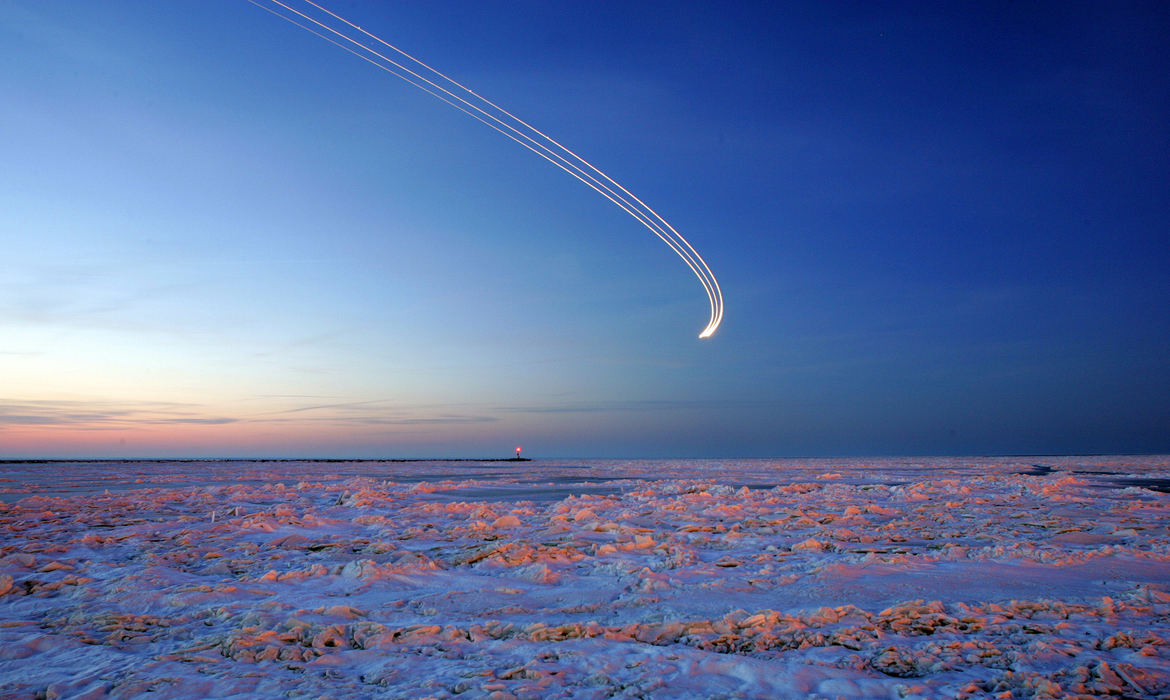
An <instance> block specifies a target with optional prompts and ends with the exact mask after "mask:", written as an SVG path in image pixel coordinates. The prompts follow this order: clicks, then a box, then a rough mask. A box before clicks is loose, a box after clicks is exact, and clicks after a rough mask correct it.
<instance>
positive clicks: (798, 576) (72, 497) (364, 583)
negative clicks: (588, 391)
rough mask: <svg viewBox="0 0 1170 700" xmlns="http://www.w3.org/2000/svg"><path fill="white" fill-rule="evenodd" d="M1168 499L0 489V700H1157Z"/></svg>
mask: <svg viewBox="0 0 1170 700" xmlns="http://www.w3.org/2000/svg"><path fill="white" fill-rule="evenodd" d="M1168 480H1170V458H1168V457H1111V458H1029V459H960V458H949V459H932V460H909V459H882V460H802V461H795V460H743V461H687V460H680V461H576V462H551V461H550V462H528V463H507V462H495V463H491V462H484V463H462V462H449V463H443V462H434V463H391V462H308V461H306V462H155V463H144V462H78V463H55V464H37V463H7V464H0V523H2V527H0V694H4V695H5V696H6V697H7V696H13V697H37V696H39V697H47V698H52V697H105V696H113V697H133V696H138V695H145V694H147V693H150V694H151V696H152V697H193V696H199V697H228V696H232V695H238V696H269V695H274V696H275V695H290V696H304V697H327V696H332V697H362V696H385V697H452V696H460V697H468V698H477V697H492V698H509V697H516V698H549V697H574V698H603V697H614V696H621V697H667V698H668V697H781V698H783V697H794V698H797V697H800V698H803V697H826V698H829V697H880V698H887V697H888V698H901V697H1005V698H1007V697H1075V696H1078V695H1079V696H1082V697H1100V696H1109V695H1113V696H1118V697H1158V696H1163V697H1165V696H1168V695H1170V647H1168V646H1167V645H1168V640H1170V519H1168V517H1167V516H1168V515H1170V494H1167V493H1166V492H1165V490H1166V487H1167V484H1168V483H1170V482H1168Z"/></svg>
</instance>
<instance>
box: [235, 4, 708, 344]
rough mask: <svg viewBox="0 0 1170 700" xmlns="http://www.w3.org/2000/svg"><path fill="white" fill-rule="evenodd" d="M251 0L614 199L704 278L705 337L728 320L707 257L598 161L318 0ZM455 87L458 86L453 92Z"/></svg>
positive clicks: (701, 335) (703, 333)
mask: <svg viewBox="0 0 1170 700" xmlns="http://www.w3.org/2000/svg"><path fill="white" fill-rule="evenodd" d="M248 2H250V3H252V4H253V5H256V6H257V7H260V8H261V9H264V10H266V11H268V12H271V13H272V14H274V15H276V16H277V17H280V18H281V19H283V20H285V21H287V22H290V23H292V24H294V25H296V26H298V27H300V28H301V29H304V30H305V31H308V32H310V33H312V34H314V35H316V36H318V37H320V38H322V39H324V40H326V41H328V42H329V43H331V44H334V45H335V46H338V47H340V48H342V49H344V50H346V51H348V52H349V53H352V54H354V55H355V56H357V57H359V58H361V59H362V60H365V61H368V62H369V63H372V64H373V65H375V66H377V67H378V68H381V69H382V70H384V71H386V72H388V73H390V74H391V75H394V76H395V77H397V78H400V79H402V80H405V81H406V82H408V83H410V84H411V85H413V86H415V87H417V88H419V89H420V90H422V91H424V92H426V93H428V94H429V95H431V96H433V97H436V98H438V99H440V100H442V101H443V102H446V103H447V104H449V105H451V106H452V107H454V108H455V109H458V110H459V111H460V112H463V113H464V114H466V115H468V116H470V117H472V118H473V119H475V120H477V121H479V122H481V123H483V124H485V125H487V126H489V127H491V128H492V129H495V130H496V131H498V132H500V133H501V134H503V135H505V136H507V137H508V138H510V139H512V140H513V141H515V142H516V143H519V144H520V145H521V146H524V147H525V148H527V149H528V150H530V151H532V152H533V153H536V154H537V155H539V156H540V157H542V158H544V159H545V160H547V161H549V162H550V163H552V164H553V165H555V166H557V167H558V168H560V169H561V170H564V171H565V172H566V173H568V174H569V175H572V176H573V177H575V178H577V179H578V180H580V181H581V182H583V183H584V184H585V185H587V186H588V187H589V188H591V189H593V190H594V191H595V192H597V193H598V194H600V195H601V196H603V197H605V198H606V199H608V200H609V201H611V202H613V203H614V204H615V205H617V206H618V207H620V208H621V209H622V210H623V211H625V212H626V213H627V214H629V215H630V216H632V217H634V219H635V220H637V221H638V222H639V223H641V224H642V225H643V226H645V227H646V228H648V229H650V231H651V232H652V233H653V234H654V235H656V236H658V238H659V239H661V240H662V241H663V242H664V243H666V245H668V246H670V249H671V250H673V251H674V252H675V254H677V255H678V256H679V257H680V258H682V260H683V262H684V263H686V265H687V267H689V268H690V269H691V272H693V273H694V274H695V276H696V277H697V278H698V279H699V282H700V284H702V286H703V291H704V292H706V294H707V300H708V306H709V307H710V317H709V319H708V321H707V326H706V327H705V328H704V329H703V330H702V332H700V333H699V337H700V338H709V337H711V335H712V334H714V333H715V330H716V329H717V328H718V327H719V324H720V323H722V322H723V292H722V290H721V289H720V288H719V282H718V281H716V279H715V275H714V274H713V273H712V272H711V268H710V267H708V266H707V262H706V261H705V260H703V257H702V256H701V255H699V253H698V251H696V250H695V249H694V247H693V246H692V245H691V244H690V242H689V241H687V239H685V238H683V236H682V234H680V233H679V232H678V231H676V230H675V228H674V227H673V226H671V225H670V224H669V223H668V222H667V221H666V220H665V219H663V218H662V217H661V216H660V215H659V214H658V212H656V211H654V210H653V209H651V208H650V207H649V206H648V205H647V204H646V203H645V202H643V201H642V200H640V199H638V198H637V197H635V196H634V195H633V194H632V193H630V191H629V190H627V189H626V188H624V187H622V186H621V185H619V184H618V183H617V182H615V181H614V180H613V179H612V178H610V177H609V176H608V175H606V174H605V173H603V172H601V171H600V170H598V169H597V168H596V167H595V166H594V165H593V164H591V163H589V162H588V161H586V160H585V159H584V158H582V157H581V156H579V155H577V154H576V153H574V152H573V151H571V150H569V149H568V148H567V147H565V146H564V145H562V144H561V143H560V142H558V141H556V140H554V139H553V138H552V137H550V136H548V135H547V134H545V133H544V132H542V131H540V130H539V129H537V128H536V127H534V126H532V125H531V124H529V123H528V122H525V121H524V120H522V119H520V118H519V117H517V116H515V115H514V114H512V113H511V112H509V111H507V110H505V109H504V108H503V107H500V106H499V105H497V104H496V103H494V102H492V101H490V100H488V99H486V98H484V97H482V96H480V95H479V94H478V93H476V92H475V91H473V90H472V89H471V88H468V87H467V86H465V85H463V84H461V83H459V82H456V81H455V80H454V79H452V78H450V77H448V76H446V75H444V74H443V73H440V72H439V71H437V70H435V69H434V68H432V67H430V66H429V65H427V64H425V63H423V62H422V61H420V60H418V59H417V58H415V57H413V56H411V55H410V54H408V53H406V52H405V51H402V50H401V49H399V48H397V47H395V46H393V45H391V44H389V43H387V42H386V41H385V40H383V39H381V38H380V37H378V36H375V35H374V34H371V33H370V32H368V31H366V30H365V29H363V28H361V27H359V26H358V25H356V24H354V23H352V22H350V21H349V20H347V19H345V18H343V17H341V16H339V15H336V14H334V13H333V12H330V11H329V10H327V9H325V8H324V7H321V6H320V5H318V4H317V3H315V2H313V0H302V1H301V2H300V3H298V4H299V6H300V7H301V8H302V9H296V8H294V7H293V6H292V5H290V4H288V3H286V2H284V1H282V0H248ZM289 2H294V0H289ZM298 18H299V19H298ZM363 36H364V37H367V38H368V39H369V40H373V42H376V44H380V45H382V46H384V47H385V48H386V49H389V50H390V51H392V52H394V54H396V55H397V56H398V57H399V59H398V60H395V59H394V58H391V57H390V56H387V55H386V54H385V53H381V52H380V51H379V50H376V49H375V48H372V47H371V46H369V45H367V43H365V41H366V40H365V39H362V37H363ZM335 37H336V38H335ZM400 60H405V61H406V62H407V65H403V63H400V62H399V61H400ZM408 66H411V67H408ZM426 76H430V77H426ZM436 80H437V81H439V82H436ZM444 85H446V86H447V87H444ZM452 90H455V91H456V92H452ZM457 93H458V94H457Z"/></svg>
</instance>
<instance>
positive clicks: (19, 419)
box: [0, 398, 239, 430]
mask: <svg viewBox="0 0 1170 700" xmlns="http://www.w3.org/2000/svg"><path fill="white" fill-rule="evenodd" d="M201 408H202V407H201V406H199V405H197V404H186V403H175V402H167V401H130V402H113V401H97V400H52V399H36V400H13V399H2V398H0V429H3V428H4V426H14V425H21V426H44V427H68V428H73V429H77V430H111V429H125V428H132V427H134V426H136V425H169V424H204V425H222V424H225V423H235V422H237V421H239V418H233V417H227V416H209V415H206V414H205V413H204V412H203V411H202V410H201Z"/></svg>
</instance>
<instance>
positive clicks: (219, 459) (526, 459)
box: [0, 457, 532, 464]
mask: <svg viewBox="0 0 1170 700" xmlns="http://www.w3.org/2000/svg"><path fill="white" fill-rule="evenodd" d="M531 461H532V459H531V458H530V457H485V458H480V459H476V458H472V457H454V458H450V459H447V458H444V457H408V458H401V457H388V458H378V457H359V458H356V459H344V458H341V457H318V458H309V459H305V458H300V457H275V458H271V459H267V458H263V457H176V458H174V459H166V458H151V457H145V458H130V459H119V458H117V457H109V458H103V459H0V464H76V463H79V462H81V463H85V464H98V463H101V462H123V463H124V462H131V463H140V464H161V463H164V462H247V463H251V464H262V463H267V462H314V463H331V462H337V463H340V462H395V463H402V462H531Z"/></svg>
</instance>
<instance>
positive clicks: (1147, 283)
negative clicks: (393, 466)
mask: <svg viewBox="0 0 1170 700" xmlns="http://www.w3.org/2000/svg"><path fill="white" fill-rule="evenodd" d="M328 7H330V8H331V9H334V10H335V11H337V12H338V13H339V14H341V15H344V16H347V17H349V18H350V19H352V20H354V21H355V22H357V23H358V24H361V25H362V26H364V27H366V28H367V29H369V30H371V31H373V32H375V33H377V34H379V35H381V36H382V37H383V38H385V39H387V40H388V41H390V42H391V43H394V44H396V45H397V46H399V47H401V48H403V49H405V50H407V51H409V52H411V53H413V54H414V55H416V56H418V57H419V58H421V59H422V60H424V61H427V62H428V63H430V64H431V65H433V66H435V67H436V68H438V69H439V70H442V71H444V72H446V73H448V74H449V75H451V76H453V77H455V78H457V79H458V80H460V81H461V82H463V83H465V84H467V85H468V86H470V87H472V88H474V89H475V90H476V91H477V92H479V93H480V94H482V95H484V96H486V97H488V98H490V99H492V100H493V101H495V102H498V103H500V104H502V105H504V106H505V107H507V108H508V109H510V110H511V111H513V112H514V113H515V114H517V115H519V116H520V117H522V118H524V119H525V120H527V121H529V122H531V123H532V124H534V125H536V126H537V127H538V128H540V129H542V130H543V131H545V132H547V133H549V134H550V135H552V136H553V137H555V138H557V139H559V140H561V141H562V142H564V143H565V144H566V145H568V146H570V147H571V148H573V149H574V150H575V151H577V152H578V153H580V154H581V155H583V156H584V157H585V158H587V159H588V160H590V161H591V162H593V163H594V164H596V165H598V166H599V167H600V168H601V169H602V170H604V171H606V172H607V173H608V174H609V175H611V176H612V177H614V178H615V179H617V180H618V181H619V182H621V183H622V184H623V185H624V186H626V187H627V188H628V189H630V190H631V191H632V192H634V193H635V194H636V195H637V196H638V197H640V198H641V199H643V200H645V201H646V202H647V203H649V204H650V205H651V206H653V207H654V208H655V209H656V210H658V211H659V212H660V213H661V214H663V216H665V217H666V219H667V220H668V221H670V222H671V223H672V224H673V225H674V226H675V227H676V228H677V229H678V230H679V231H680V232H682V233H683V234H684V235H685V236H687V237H688V238H689V239H690V241H691V242H692V243H693V244H694V245H695V247H696V248H697V249H698V250H699V251H700V252H701V253H702V254H703V255H704V257H705V258H706V259H707V261H708V263H710V265H711V268H712V269H713V271H714V272H715V275H716V276H717V277H718V279H719V282H720V284H721V285H722V287H723V291H724V296H725V301H726V318H725V321H724V324H723V327H722V328H721V329H720V331H719V332H718V333H717V334H716V336H715V337H714V338H712V339H709V340H704V341H700V340H697V339H696V338H695V336H696V334H697V332H698V331H699V330H700V329H701V328H702V326H703V323H704V322H705V318H706V310H705V304H706V302H705V298H704V296H703V294H702V290H701V288H700V286H699V284H698V283H697V281H696V280H695V278H694V277H693V276H692V275H691V274H690V272H689V271H688V270H687V269H686V267H685V266H684V265H682V263H681V262H680V261H679V260H678V258H676V257H675V256H674V255H673V254H672V253H671V252H670V250H669V249H668V248H667V247H666V246H664V245H663V244H662V243H661V242H659V241H658V240H657V239H655V238H654V237H653V236H651V235H650V234H649V232H647V231H646V230H645V229H644V228H642V227H641V226H639V225H638V224H637V223H636V222H635V221H633V220H632V219H631V218H629V217H628V216H626V215H625V214H623V213H622V212H621V211H620V210H618V209H617V208H616V207H614V206H613V205H612V204H610V203H609V202H607V201H605V200H604V199H602V198H601V197H600V196H598V195H597V194H596V193H593V192H591V191H590V190H588V189H587V188H585V187H584V186H582V185H581V184H580V183H578V182H576V181H574V180H572V179H571V178H569V177H568V176H567V175H565V174H564V173H562V172H560V171H558V170H556V169H555V168H553V167H551V166H550V165H549V164H547V163H546V162H544V161H542V160H540V159H539V158H537V157H536V156H534V155H533V154H531V153H529V152H527V151H525V150H524V149H522V148H520V147H519V146H517V145H516V144H514V143H512V142H510V141H508V140H507V139H505V138H503V137H501V136H500V135H499V134H497V133H495V132H493V131H491V130H489V129H487V128H486V127H484V126H483V125H481V124H479V123H477V122H475V121H473V120H471V119H470V118H468V117H466V116H465V115H463V114H460V113H459V112H457V111H455V110H454V109H452V108H450V107H448V106H446V105H444V104H442V103H441V102H439V101H437V100H435V99H434V98H432V97H429V96H428V95H426V94H424V93H422V92H420V91H418V90H417V89H415V88H413V87H411V86H409V85H407V84H406V83H403V82H401V81H399V80H397V79H396V78H394V77H392V76H390V75H388V74H386V73H383V72H381V71H378V70H377V69H375V68H374V67H372V66H370V65H369V64H367V63H364V62H362V61H360V60H358V59H357V58H355V57H354V56H352V55H350V54H347V53H345V52H343V51H341V50H339V49H337V48H336V47H334V46H331V45H329V44H327V43H325V42H323V41H321V40H320V39H318V38H316V37H313V36H312V35H310V34H308V33H306V32H304V31H302V30H300V29H297V28H296V27H293V26H291V25H288V24H286V23H284V22H282V21H280V20H279V19H277V18H275V17H273V16H272V15H270V14H268V13H266V12H264V11H262V10H260V9H258V8H257V7H255V6H253V5H250V4H248V3H247V2H244V1H243V0H239V1H229V0H215V1H212V2H180V1H175V2H165V3H156V2H147V1H146V0H138V1H130V0H124V1H114V2H100V3H93V2H80V1H78V2H65V1H61V2H44V3H14V2H0V67H2V68H0V94H3V96H4V98H3V99H4V101H3V109H0V134H2V135H3V137H2V138H0V163H3V164H4V167H3V168H0V211H2V212H3V214H2V215H0V244H2V248H3V255H0V339H2V341H3V342H2V345H0V456H9V455H12V456H18V455H22V456H71V455H93V456H104V455H118V456H136V455H191V456H203V455H239V456H252V455H282V456H300V455H336V456H408V455H446V456H458V455H482V454H496V453H504V454H506V453H507V452H509V451H510V450H511V448H512V447H514V446H515V445H516V444H523V445H524V446H525V448H526V451H527V452H528V453H530V454H533V455H535V456H646V457H658V456H680V457H683V456H693V457H704V456H728V457H735V456H799V455H855V454H873V455H878V454H959V453H962V454H971V453H978V454H990V453H1037V452H1043V453H1081V452H1167V451H1170V364H1168V363H1167V360H1166V355H1167V348H1168V347H1170V311H1168V309H1170V285H1168V284H1167V281H1166V271H1167V269H1168V264H1170V254H1168V252H1167V251H1168V250H1170V245H1168V238H1170V236H1168V228H1167V224H1166V222H1167V219H1168V214H1170V136H1168V133H1170V132H1168V129H1167V127H1166V124H1168V123H1170V59H1168V54H1167V51H1166V37H1167V36H1168V35H1170V5H1167V4H1166V3H1144V4H1129V3H1115V2H1109V3H1104V2H1102V3H1090V4H1084V3H1052V4H1048V5H1044V4H1032V3H1002V4H993V3H958V4H956V3H921V4H883V5H878V4H873V3H855V4H850V3H807V4H790V3H721V2H720V3H714V2H712V3H683V4H679V3H668V2H654V3H644V2H620V3H598V2H507V3H496V2H493V3H483V2H385V3H373V2H333V3H330V4H329V5H328Z"/></svg>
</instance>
